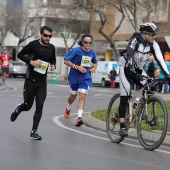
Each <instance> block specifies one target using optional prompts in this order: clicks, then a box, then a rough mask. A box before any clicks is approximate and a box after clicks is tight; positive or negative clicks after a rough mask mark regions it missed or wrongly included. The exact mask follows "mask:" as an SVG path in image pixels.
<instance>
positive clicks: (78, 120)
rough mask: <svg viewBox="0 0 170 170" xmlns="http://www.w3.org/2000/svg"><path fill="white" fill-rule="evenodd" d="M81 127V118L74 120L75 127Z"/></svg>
mask: <svg viewBox="0 0 170 170" xmlns="http://www.w3.org/2000/svg"><path fill="white" fill-rule="evenodd" d="M81 125H83V120H82V118H81V117H78V119H77V120H76V124H75V126H81Z"/></svg>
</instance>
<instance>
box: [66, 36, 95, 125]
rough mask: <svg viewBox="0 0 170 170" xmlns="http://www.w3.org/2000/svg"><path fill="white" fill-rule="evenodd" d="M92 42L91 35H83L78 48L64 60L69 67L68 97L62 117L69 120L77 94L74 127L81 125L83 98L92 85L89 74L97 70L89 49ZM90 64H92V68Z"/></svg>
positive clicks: (92, 51) (93, 53)
mask: <svg viewBox="0 0 170 170" xmlns="http://www.w3.org/2000/svg"><path fill="white" fill-rule="evenodd" d="M92 42H93V37H92V36H91V35H83V36H82V38H81V40H80V41H79V43H78V44H79V45H80V47H76V48H74V49H72V50H71V51H70V52H69V53H68V54H67V55H66V56H65V58H64V64H66V65H67V66H70V67H71V69H70V72H69V75H68V80H69V84H70V96H69V97H68V103H67V107H66V110H65V113H64V117H65V118H66V119H69V118H70V111H71V106H72V104H73V102H74V101H75V99H76V97H77V93H79V101H78V116H77V120H76V124H75V126H81V125H82V124H83V120H82V115H83V110H84V106H85V96H86V94H88V90H89V86H91V85H92V77H91V73H94V72H95V71H96V68H97V58H96V53H95V51H94V50H93V49H91V46H92ZM91 62H92V63H93V65H92V67H91Z"/></svg>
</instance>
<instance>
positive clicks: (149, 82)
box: [128, 76, 157, 123]
mask: <svg viewBox="0 0 170 170" xmlns="http://www.w3.org/2000/svg"><path fill="white" fill-rule="evenodd" d="M142 78H143V80H144V79H145V80H146V84H145V85H144V86H143V87H142V88H141V89H140V90H139V91H138V92H137V94H135V95H134V96H133V97H131V99H129V102H128V103H129V110H128V115H129V116H130V119H129V122H131V121H132V116H133V115H134V114H133V113H132V105H133V104H134V100H135V98H136V97H137V96H140V98H141V97H142V96H143V100H144V106H145V113H146V114H145V116H146V118H145V119H146V123H148V104H147V100H148V97H149V96H151V95H154V92H153V91H151V87H152V86H154V85H155V84H156V83H157V82H156V83H155V79H154V78H151V77H148V76H142ZM153 108H154V115H155V116H156V112H155V107H154V103H153ZM139 109H140V108H139V105H137V107H136V108H135V110H138V111H139ZM138 111H137V112H138ZM135 114H136V115H138V113H135Z"/></svg>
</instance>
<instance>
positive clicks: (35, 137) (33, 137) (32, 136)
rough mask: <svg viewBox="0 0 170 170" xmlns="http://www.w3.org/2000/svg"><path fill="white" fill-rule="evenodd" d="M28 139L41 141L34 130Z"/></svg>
mask: <svg viewBox="0 0 170 170" xmlns="http://www.w3.org/2000/svg"><path fill="white" fill-rule="evenodd" d="M30 138H31V139H34V140H41V139H42V137H41V136H40V135H39V134H38V133H37V131H36V130H32V131H31V134H30Z"/></svg>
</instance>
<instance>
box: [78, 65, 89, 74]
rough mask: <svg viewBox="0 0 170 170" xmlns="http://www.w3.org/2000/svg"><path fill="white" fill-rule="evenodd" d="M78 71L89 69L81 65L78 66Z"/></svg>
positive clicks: (84, 71) (83, 71)
mask: <svg viewBox="0 0 170 170" xmlns="http://www.w3.org/2000/svg"><path fill="white" fill-rule="evenodd" d="M78 71H80V72H82V73H86V72H87V69H86V68H84V67H83V66H79V67H78Z"/></svg>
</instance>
